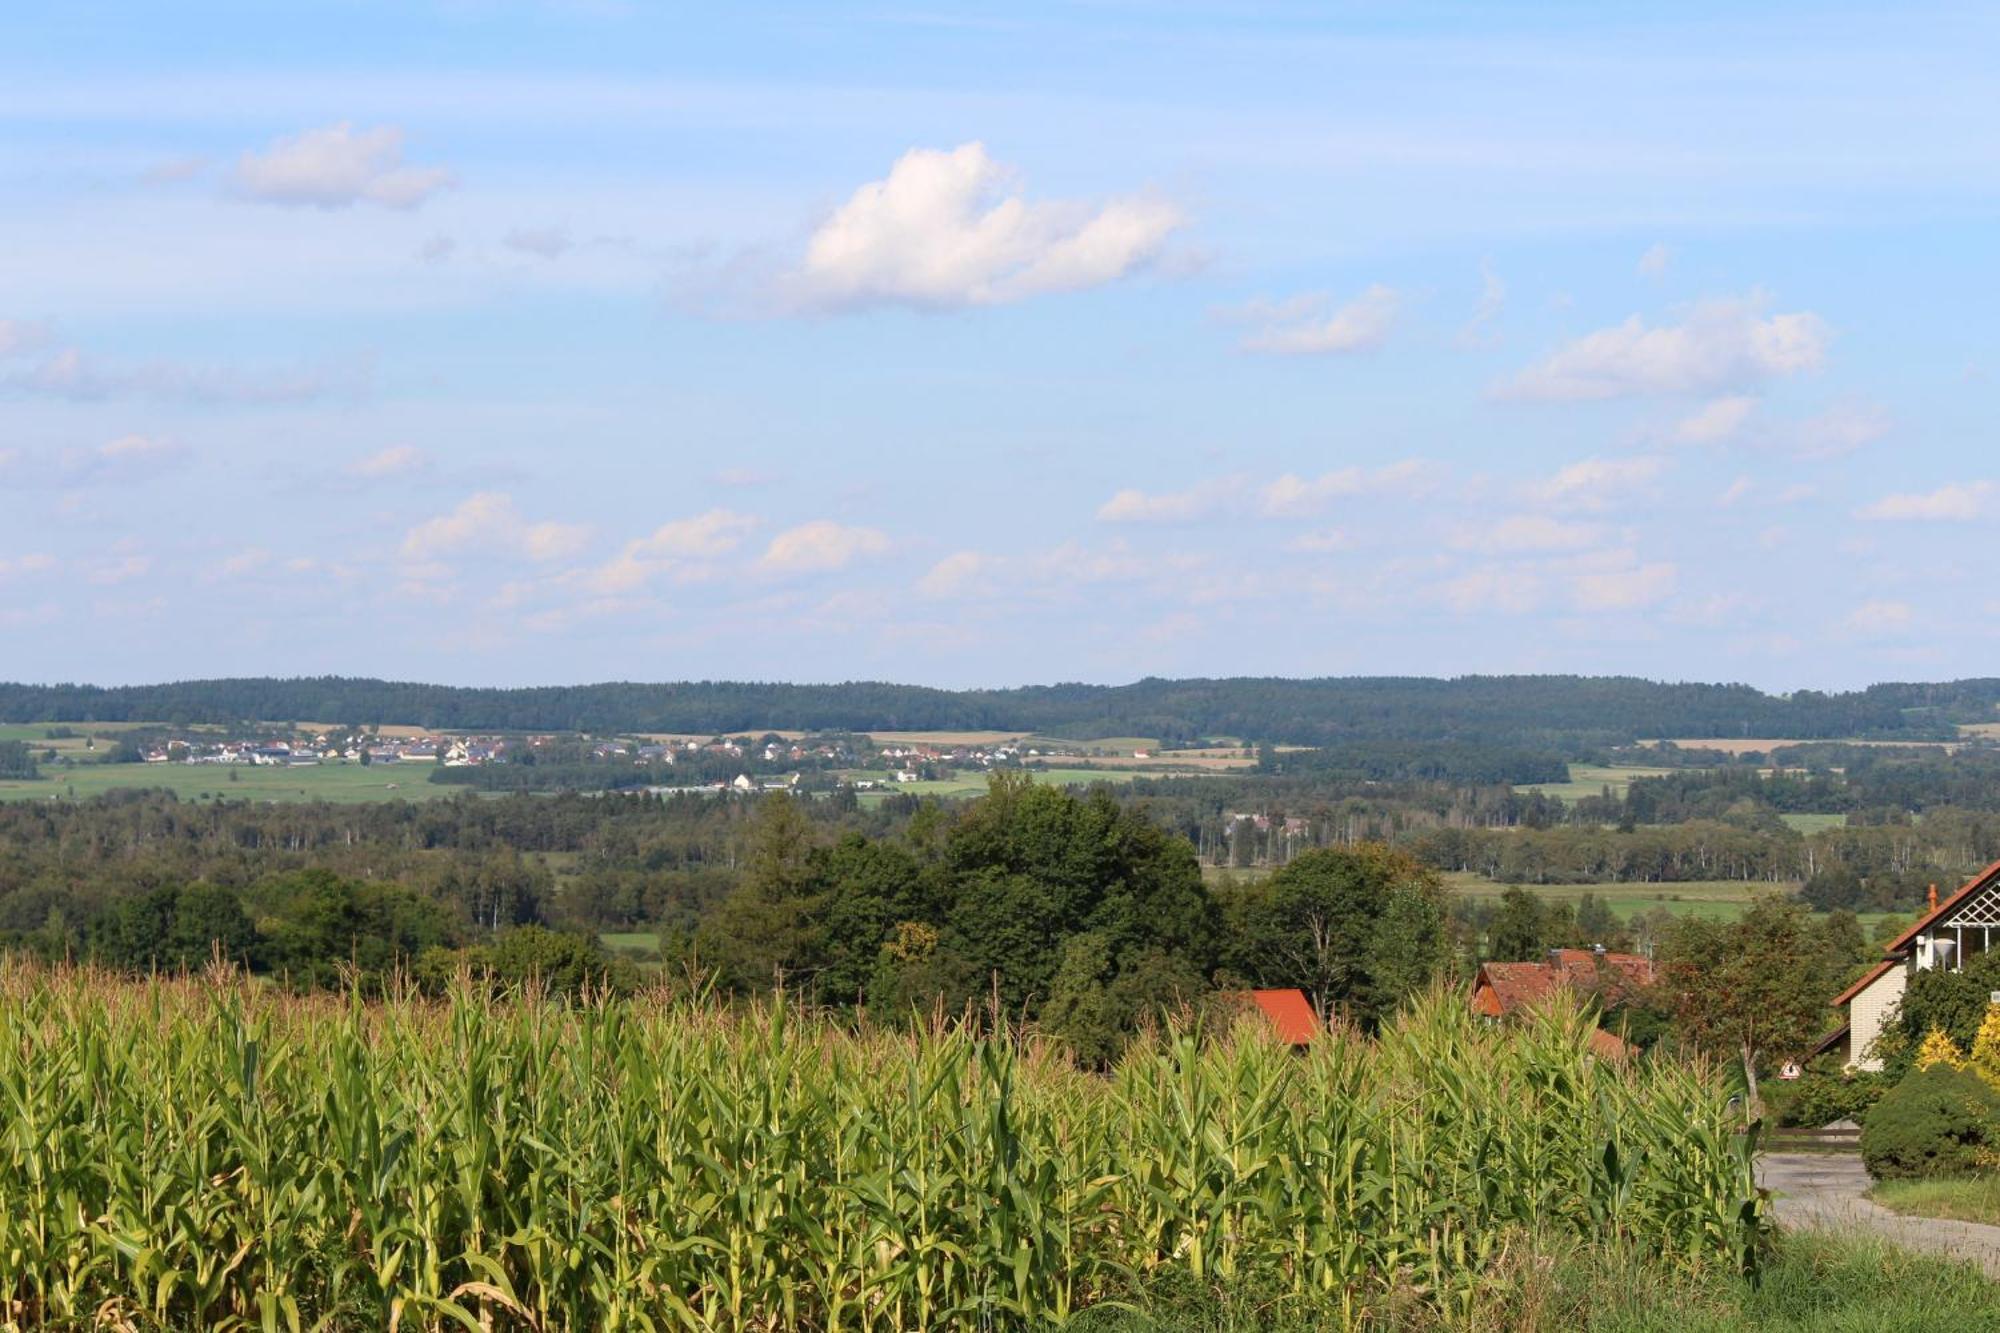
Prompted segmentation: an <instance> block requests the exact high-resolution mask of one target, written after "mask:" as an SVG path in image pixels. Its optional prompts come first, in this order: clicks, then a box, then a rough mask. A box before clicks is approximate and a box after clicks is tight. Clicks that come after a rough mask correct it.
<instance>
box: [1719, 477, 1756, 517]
mask: <svg viewBox="0 0 2000 1333" xmlns="http://www.w3.org/2000/svg"><path fill="white" fill-rule="evenodd" d="M1756 489H1757V483H1756V482H1754V481H1752V480H1751V479H1750V478H1748V477H1738V478H1737V479H1736V480H1735V481H1733V482H1731V483H1729V489H1728V490H1726V491H1724V492H1723V493H1722V494H1721V495H1718V496H1716V497H1715V506H1716V508H1718V509H1729V508H1732V507H1734V506H1735V505H1739V504H1741V503H1742V502H1743V501H1745V500H1747V499H1749V498H1750V496H1751V495H1752V494H1753V493H1754V492H1755V491H1756Z"/></svg>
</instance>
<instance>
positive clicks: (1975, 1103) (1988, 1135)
mask: <svg viewBox="0 0 2000 1333" xmlns="http://www.w3.org/2000/svg"><path fill="white" fill-rule="evenodd" d="M1861 1159H1862V1161H1863V1162H1865V1163H1866V1164H1867V1166H1868V1173H1869V1174H1870V1175H1872V1176H1874V1177H1875V1178H1876V1179H1877V1180H1897V1179H1904V1178H1908V1177H1917V1176H1952V1175H1964V1174H1967V1173H1969V1172H1974V1171H1990V1170H1992V1169H1993V1168H1994V1167H1995V1166H2000V1092H1995V1091H1994V1090H1993V1089H1992V1088H1990V1087H1988V1086H1987V1085H1986V1083H1985V1081H1984V1080H1983V1079H1981V1078H1979V1077H1978V1076H1977V1075H1975V1074H1971V1073H1968V1072H1966V1071H1965V1070H1962V1069H1954V1068H1952V1067H1951V1066H1950V1065H1934V1066H1932V1067H1931V1068H1929V1069H1923V1070H1918V1071H1916V1072H1913V1073H1911V1074H1909V1075H1908V1076H1906V1077H1905V1078H1904V1079H1903V1080H1902V1081H1901V1082H1900V1083H1898V1084H1896V1086H1895V1087H1893V1088H1891V1089H1889V1091H1888V1092H1886V1093H1884V1094H1883V1095H1882V1099H1881V1100H1880V1101H1878V1102H1876V1103H1875V1106H1874V1108H1873V1109H1872V1110H1870V1111H1869V1112H1868V1116H1867V1118H1866V1119H1865V1120H1863V1121H1862V1122H1861Z"/></svg>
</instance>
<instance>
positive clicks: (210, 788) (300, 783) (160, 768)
mask: <svg viewBox="0 0 2000 1333" xmlns="http://www.w3.org/2000/svg"><path fill="white" fill-rule="evenodd" d="M429 777H430V766H429V765H426V764H411V765H409V766H407V767H402V766H399V765H384V766H380V767H377V766H372V765H362V764H332V763H328V764H315V765H311V766H309V767H299V768H292V767H255V766H251V765H233V764H231V765H224V764H74V765H58V766H50V767H46V768H44V769H43V776H42V777H41V778H39V779H34V780H22V781H15V780H0V800H4V801H35V800H42V801H46V800H87V799H89V798H90V797H92V796H100V795H103V794H104V793H106V792H112V791H140V790H149V789H150V790H165V791H170V792H172V793H174V795H176V796H178V797H179V798H180V799H181V800H184V801H192V800H199V799H202V798H205V797H209V798H214V799H217V800H231V801H336V802H350V801H384V800H408V801H423V800H430V799H432V798H435V797H439V796H452V795H456V794H457V790H458V789H456V788H453V787H441V786H436V785H433V784H432V783H430V782H429V781H427V779H428V778H429Z"/></svg>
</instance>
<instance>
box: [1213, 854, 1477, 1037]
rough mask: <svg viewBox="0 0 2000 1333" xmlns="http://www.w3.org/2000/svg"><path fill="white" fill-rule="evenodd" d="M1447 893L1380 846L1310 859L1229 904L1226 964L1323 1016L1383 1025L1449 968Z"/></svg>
mask: <svg viewBox="0 0 2000 1333" xmlns="http://www.w3.org/2000/svg"><path fill="white" fill-rule="evenodd" d="M1443 893H1444V891H1443V887H1442V885H1441V883H1440V881H1439V880H1438V877H1437V875H1436V874H1435V873H1434V872H1432V871H1430V870H1428V869H1426V868H1425V867H1424V866H1421V865H1419V864H1418V863H1417V862H1416V861H1415V860H1413V859H1412V858H1410V857H1409V856H1407V855H1405V854H1403V853H1401V852H1397V851H1393V850H1391V849H1390V848H1387V847H1383V846H1380V845H1363V846H1359V847H1351V848H1328V849H1325V850H1321V851H1312V852H1305V853H1303V854H1301V855H1300V856H1298V857H1297V858H1295V859H1294V860H1292V861H1290V862H1289V863H1287V864H1286V865H1285V866H1283V867H1282V868H1281V869H1279V870H1278V871H1277V872H1276V873H1275V874H1273V875H1271V876H1270V877H1269V878H1268V879H1265V880H1262V881H1260V882H1259V883H1256V884H1253V885H1250V886H1248V887H1247V888H1245V889H1243V890H1241V892H1240V895H1239V897H1238V900H1237V901H1236V902H1235V903H1234V904H1233V905H1232V910H1231V917H1232V926H1233V930H1232V932H1231V934H1232V938H1231V941H1230V943H1231V949H1232V956H1231V958H1230V960H1229V961H1230V964H1231V966H1232V968H1233V969H1234V970H1235V971H1236V972H1237V973H1238V974H1240V975H1242V976H1243V977H1245V978H1246V979H1248V980H1249V981H1251V982H1252V983H1253V984H1256V985H1259V986H1296V987H1298V988H1299V989H1301V990H1303V991H1305V992H1306V995H1307V997H1308V998H1310V999H1311V1000H1312V1002H1313V1007H1314V1009H1315V1010H1316V1011H1317V1012H1319V1013H1320V1014H1321V1015H1323V1016H1324V1015H1331V1014H1333V1013H1336V1012H1339V1013H1342V1014H1345V1015H1347V1016H1349V1017H1351V1018H1353V1019H1354V1020H1355V1021H1357V1022H1360V1023H1362V1024H1363V1025H1365V1026H1370V1027H1372V1026H1374V1025H1375V1024H1377V1023H1379V1022H1381V1021H1382V1020H1383V1019H1384V1018H1385V1017H1386V1016H1387V1015H1388V1014H1389V1013H1390V1012H1391V1011H1392V1010H1394V1009H1395V1007H1396V1006H1397V1005H1398V1004H1400V1003H1401V1002H1402V1001H1403V1000H1404V999H1406V998H1407V997H1408V996H1410V995H1412V994H1414V993H1415V992H1416V991H1418V990H1419V989H1421V988H1422V987H1424V986H1426V985H1428V984H1430V982H1431V981H1432V980H1433V979H1435V978H1436V977H1437V976H1438V975H1439V973H1440V972H1441V970H1442V969H1443V967H1444V963H1445V956H1446V941H1445V935H1444V928H1443V927H1444V915H1443Z"/></svg>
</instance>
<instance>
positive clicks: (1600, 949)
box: [1590, 944, 1604, 958]
mask: <svg viewBox="0 0 2000 1333" xmlns="http://www.w3.org/2000/svg"><path fill="white" fill-rule="evenodd" d="M1590 951H1591V952H1592V953H1594V954H1596V955H1597V956H1598V957H1599V958H1602V957H1604V946H1603V945H1601V944H1593V945H1591V946H1590Z"/></svg>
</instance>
